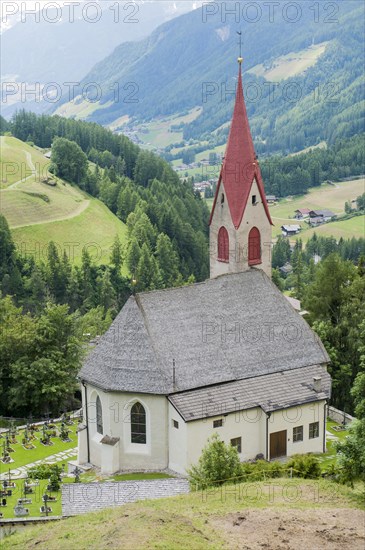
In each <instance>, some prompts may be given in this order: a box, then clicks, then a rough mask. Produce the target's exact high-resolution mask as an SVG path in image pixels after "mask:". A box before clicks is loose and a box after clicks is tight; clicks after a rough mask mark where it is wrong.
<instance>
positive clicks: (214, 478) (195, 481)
mask: <svg viewBox="0 0 365 550" xmlns="http://www.w3.org/2000/svg"><path fill="white" fill-rule="evenodd" d="M188 474H189V478H190V483H191V485H193V486H194V487H195V488H202V487H207V486H209V485H222V484H223V483H224V482H225V481H228V480H229V479H231V478H234V477H237V476H239V475H241V464H240V459H239V456H238V452H237V449H236V448H235V447H232V445H226V443H224V441H222V440H221V439H220V438H219V436H218V434H216V433H215V434H214V435H213V436H212V437H211V438H209V439H208V442H207V445H206V446H205V447H204V449H203V451H202V454H201V456H200V458H199V462H198V464H197V465H195V466H192V467H191V468H190V470H189V471H188Z"/></svg>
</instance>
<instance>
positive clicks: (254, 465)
mask: <svg viewBox="0 0 365 550" xmlns="http://www.w3.org/2000/svg"><path fill="white" fill-rule="evenodd" d="M283 471H284V465H283V464H281V463H280V462H267V461H266V460H257V461H255V462H243V463H242V464H241V475H242V476H243V477H242V481H261V480H264V479H271V478H275V477H281V476H282V475H283Z"/></svg>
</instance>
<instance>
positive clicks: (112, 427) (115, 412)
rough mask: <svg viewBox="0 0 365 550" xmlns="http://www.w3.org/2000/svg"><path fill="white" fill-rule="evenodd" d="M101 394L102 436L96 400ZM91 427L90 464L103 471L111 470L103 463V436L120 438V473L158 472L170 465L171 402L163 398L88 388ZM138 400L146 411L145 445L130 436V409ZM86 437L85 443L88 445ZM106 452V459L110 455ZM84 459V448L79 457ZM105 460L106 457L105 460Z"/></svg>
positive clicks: (88, 386)
mask: <svg viewBox="0 0 365 550" xmlns="http://www.w3.org/2000/svg"><path fill="white" fill-rule="evenodd" d="M96 395H99V397H100V400H101V404H102V409H103V434H102V435H101V434H98V433H97V430H96V410H95V400H96ZM87 401H88V415H87V416H88V425H89V445H90V462H91V463H92V464H95V465H96V466H98V467H100V468H102V470H105V471H107V470H109V469H110V468H108V467H106V466H105V465H103V464H102V448H103V447H104V446H105V445H104V444H102V443H101V442H100V441H101V439H102V438H103V435H109V436H111V437H119V438H120V441H119V443H118V444H117V445H118V448H119V461H118V465H117V467H116V468H115V471H118V470H144V469H146V470H149V469H151V470H153V469H156V470H159V469H164V468H167V466H168V444H167V441H168V423H167V410H168V402H167V399H166V398H165V397H164V396H158V395H147V394H130V393H122V392H120V393H119V392H103V391H102V390H99V389H98V388H95V387H93V386H90V385H87ZM136 401H139V402H140V403H141V404H142V405H143V406H144V408H145V411H146V424H147V438H146V444H137V443H131V437H130V409H131V407H132V406H133V404H134V403H135V402H136ZM83 407H84V418H85V420H86V411H85V400H84V397H83ZM86 443H87V442H86V438H83V441H82V444H83V445H84V444H86ZM109 454H110V452H109V450H108V449H106V450H105V451H104V453H103V455H104V457H107V456H109ZM81 455H82V456H83V457H84V456H85V452H84V449H83V448H82V449H81V450H80V456H81ZM104 460H106V458H105V459H104Z"/></svg>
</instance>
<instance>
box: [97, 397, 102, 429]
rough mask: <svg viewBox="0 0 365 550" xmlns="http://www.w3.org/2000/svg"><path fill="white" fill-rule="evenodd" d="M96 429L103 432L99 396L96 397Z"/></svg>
mask: <svg viewBox="0 0 365 550" xmlns="http://www.w3.org/2000/svg"><path fill="white" fill-rule="evenodd" d="M96 431H97V432H98V433H99V434H102V433H103V408H102V406H101V401H100V397H99V396H97V397H96Z"/></svg>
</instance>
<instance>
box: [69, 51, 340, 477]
mask: <svg viewBox="0 0 365 550" xmlns="http://www.w3.org/2000/svg"><path fill="white" fill-rule="evenodd" d="M241 63H242V59H241V58H239V72H238V85H237V92H236V100H235V106H234V112H233V118H232V123H231V128H230V133H229V137H228V143H227V147H226V153H225V157H224V160H223V163H222V166H221V171H220V175H219V179H218V183H217V189H216V194H215V199H214V203H213V207H212V213H211V217H210V222H209V223H210V279H208V280H207V281H204V282H201V283H197V284H192V285H189V286H184V287H181V288H172V289H166V290H156V291H151V292H142V293H138V294H136V295H133V296H131V297H130V298H129V300H128V301H127V303H126V304H125V305H124V307H123V309H122V310H121V312H120V313H119V315H118V316H117V317H116V319H115V320H114V322H113V323H112V325H111V327H110V329H109V330H108V331H107V332H106V334H105V335H104V336H102V337H101V338H100V339H99V342H98V344H97V345H96V346H95V347H94V349H93V350H92V351H91V353H90V354H89V355H88V357H87V359H86V361H85V362H84V365H83V367H82V369H81V371H80V373H79V378H80V382H81V388H82V401H83V414H84V425H83V426H81V428H80V431H79V447H78V463H79V464H80V465H82V464H92V465H94V466H96V467H99V468H100V469H101V471H102V473H105V474H112V473H114V472H117V471H128V470H129V471H136V470H151V471H154V470H164V469H169V470H172V471H175V472H179V473H181V474H186V472H187V469H188V468H189V467H190V466H191V465H192V464H195V463H196V462H197V461H198V459H199V457H200V455H201V452H202V449H203V448H204V446H205V445H206V443H207V440H208V438H209V437H210V436H212V435H213V434H214V433H218V434H219V436H220V437H221V439H222V440H223V441H225V442H226V443H227V444H231V445H232V446H234V447H236V449H237V451H238V453H239V456H240V459H241V461H244V460H249V459H255V457H258V456H260V457H264V458H265V459H266V460H271V459H274V458H278V457H285V456H290V455H293V454H296V453H307V452H313V453H321V452H324V451H325V448H326V436H325V421H326V407H327V402H328V399H329V397H330V391H331V378H330V375H329V374H328V372H327V368H326V366H327V364H328V362H329V357H328V355H327V353H326V351H325V349H324V347H323V345H322V343H321V341H320V340H319V338H318V337H317V336H316V334H315V333H314V332H313V331H312V330H311V328H310V327H309V325H308V324H307V323H306V322H305V320H304V319H303V318H302V316H300V315H299V314H298V313H297V312H296V311H295V309H294V308H293V307H292V305H291V304H290V303H289V302H288V301H287V299H286V298H285V296H284V295H283V294H282V293H281V292H280V291H279V289H278V288H277V287H276V286H275V285H274V283H273V282H272V281H271V226H272V221H271V217H270V213H269V209H268V205H267V201H266V198H265V192H264V185H263V181H262V177H261V171H260V167H259V164H258V161H257V157H256V155H255V150H254V145H253V141H252V137H251V133H250V128H249V123H248V118H247V113H246V107H245V103H244V97H243V90H242V75H241Z"/></svg>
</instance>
